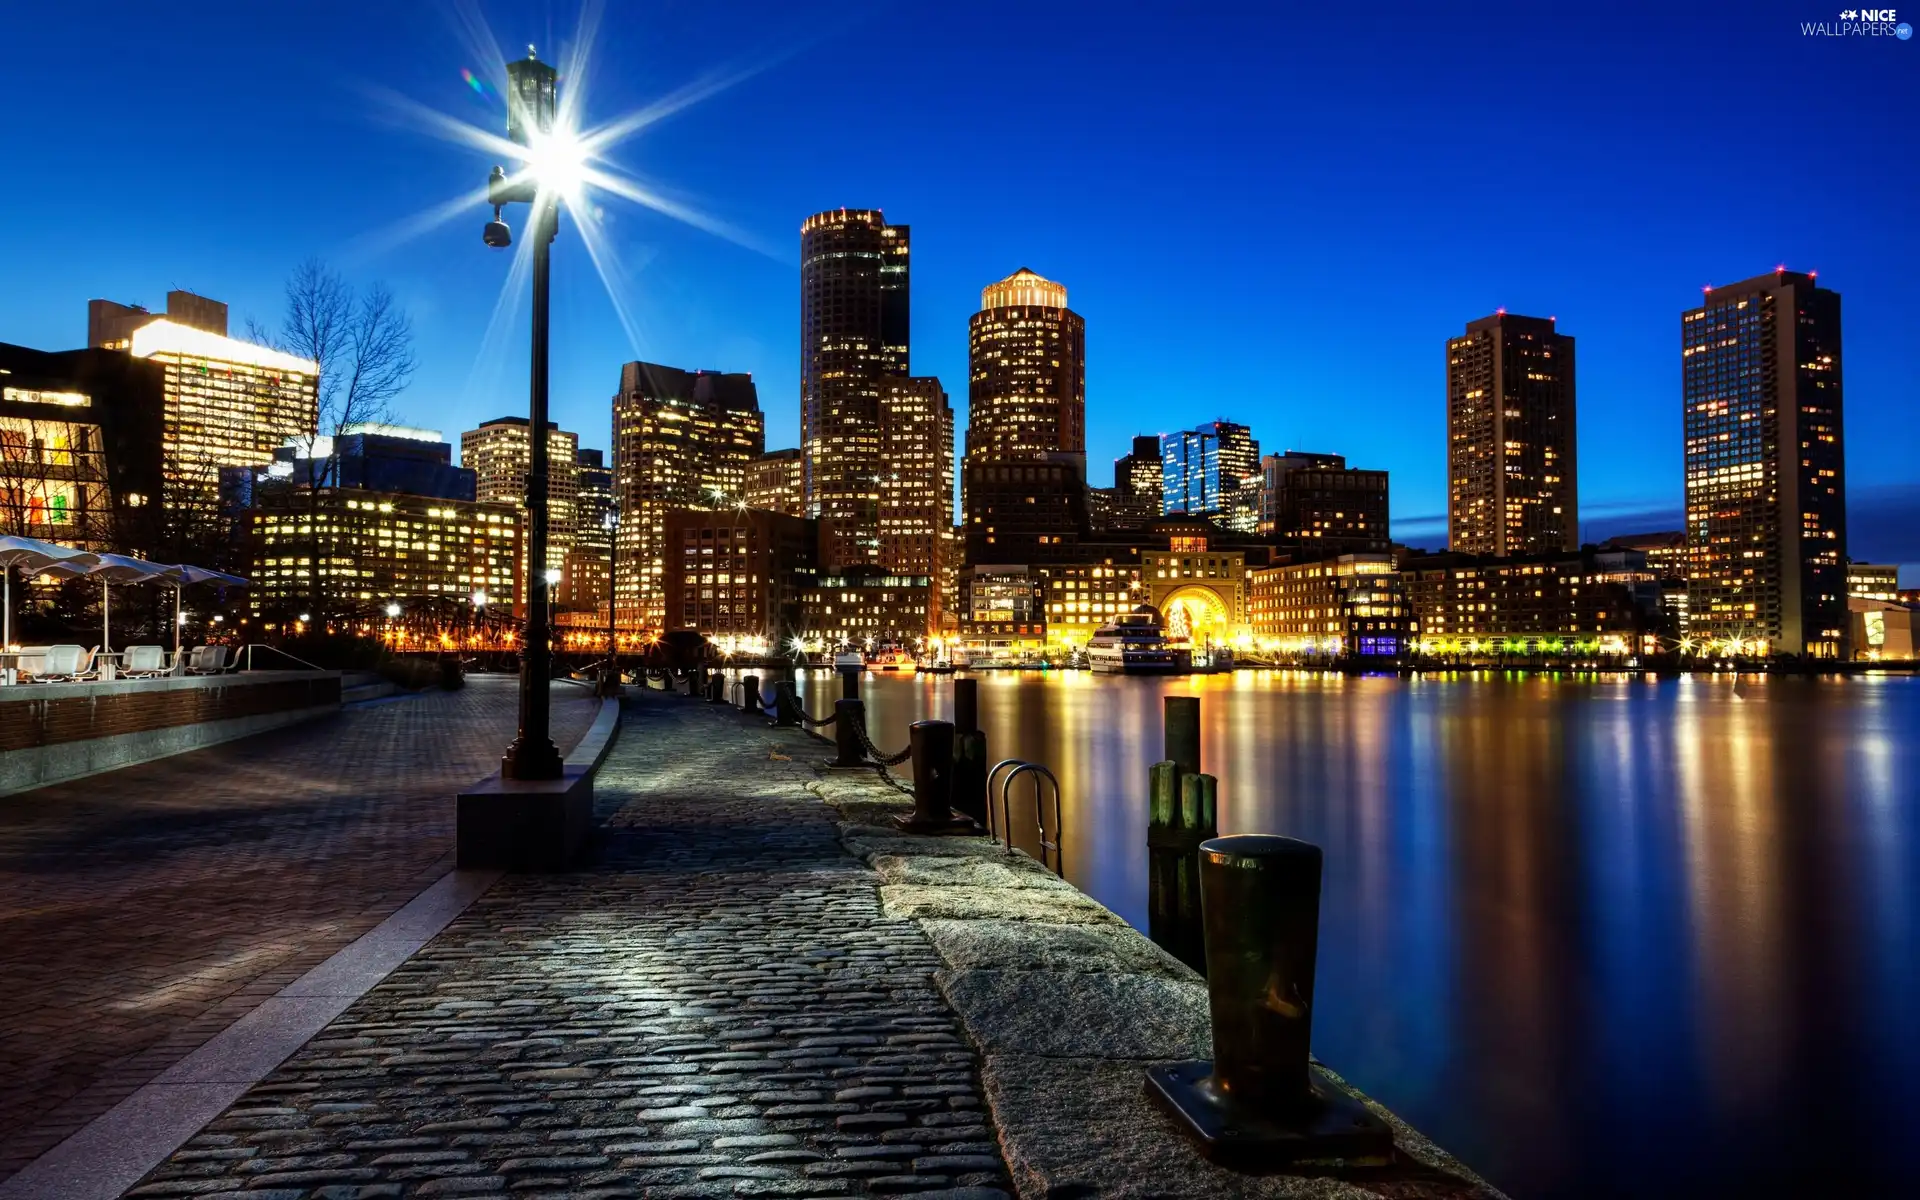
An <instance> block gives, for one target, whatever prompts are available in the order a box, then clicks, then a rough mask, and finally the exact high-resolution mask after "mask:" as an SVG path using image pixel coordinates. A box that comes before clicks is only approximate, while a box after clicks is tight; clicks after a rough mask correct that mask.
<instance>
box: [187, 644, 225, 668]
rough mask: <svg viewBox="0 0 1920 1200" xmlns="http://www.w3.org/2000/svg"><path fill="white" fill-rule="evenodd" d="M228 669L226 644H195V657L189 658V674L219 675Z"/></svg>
mask: <svg viewBox="0 0 1920 1200" xmlns="http://www.w3.org/2000/svg"><path fill="white" fill-rule="evenodd" d="M226 669H227V648H226V647H225V646H195V647H194V648H193V657H191V658H189V659H188V660H187V674H189V675H219V674H221V673H222V672H224V671H225V670H226Z"/></svg>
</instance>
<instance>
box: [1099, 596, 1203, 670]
mask: <svg viewBox="0 0 1920 1200" xmlns="http://www.w3.org/2000/svg"><path fill="white" fill-rule="evenodd" d="M1087 665H1088V666H1089V667H1090V668H1091V669H1092V670H1094V671H1096V672H1099V673H1102V674H1110V675H1181V674H1185V673H1186V672H1188V671H1190V670H1192V669H1193V662H1192V657H1191V654H1190V652H1189V651H1188V650H1187V649H1186V648H1185V647H1182V646H1176V645H1174V644H1173V643H1171V642H1169V641H1168V640H1167V633H1166V630H1165V628H1163V627H1162V626H1161V624H1160V614H1159V613H1158V612H1156V611H1155V610H1154V609H1153V607H1152V606H1151V605H1144V604H1143V605H1141V606H1140V607H1139V608H1137V609H1135V610H1133V611H1132V612H1130V613H1127V614H1126V615H1124V616H1121V617H1118V618H1116V619H1114V620H1113V621H1112V622H1110V623H1108V624H1105V625H1102V626H1101V627H1100V628H1099V629H1098V630H1097V631H1095V633H1094V635H1093V637H1092V638H1090V639H1088V641H1087Z"/></svg>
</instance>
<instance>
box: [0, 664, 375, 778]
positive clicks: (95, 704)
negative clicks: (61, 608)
mask: <svg viewBox="0 0 1920 1200" xmlns="http://www.w3.org/2000/svg"><path fill="white" fill-rule="evenodd" d="M339 708H340V676H339V674H338V673H337V672H333V671H248V672H245V673H244V674H237V675H206V676H182V677H177V678H174V677H169V678H164V679H116V680H113V681H111V682H105V683H41V684H20V685H15V686H12V687H4V688H0V795H7V794H9V793H12V792H21V791H27V790H29V789H32V788H37V787H44V786H45V785H47V784H50V783H59V782H61V781H62V780H67V779H78V778H80V777H82V776H86V775H92V774H96V773H98V772H101V771H111V770H114V769H116V768H119V767H125V766H131V765H132V764H134V763H141V762H148V761H151V760H152V759H156V758H165V757H167V756H168V755H171V754H179V753H182V752H183V751H187V750H197V749H199V748H200V747H202V746H211V745H215V744H216V743H219V742H225V741H231V740H233V739H234V738H238V737H245V736H247V735H248V734H252V733H259V732H261V731H263V730H267V729H273V728H277V727H279V726H282V725H289V724H292V723H294V722H296V721H305V720H309V719H311V718H313V717H317V716H325V715H327V714H329V713H334V712H337V711H339Z"/></svg>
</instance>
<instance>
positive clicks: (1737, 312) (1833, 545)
mask: <svg viewBox="0 0 1920 1200" xmlns="http://www.w3.org/2000/svg"><path fill="white" fill-rule="evenodd" d="M1680 337H1681V345H1682V350H1681V390H1682V397H1683V404H1684V412H1683V420H1684V425H1685V436H1686V516H1687V552H1688V576H1687V579H1688V621H1689V626H1690V630H1691V632H1692V633H1693V634H1695V635H1697V636H1703V637H1707V638H1712V639H1728V638H1739V639H1742V640H1743V641H1750V642H1760V643H1764V644H1765V646H1766V647H1767V649H1768V650H1770V651H1771V652H1773V653H1777V654H1793V655H1805V656H1808V657H1812V658H1842V657H1845V655H1846V650H1845V644H1846V639H1847V625H1848V618H1847V577H1846V561H1847V491H1846V459H1845V454H1844V452H1843V447H1842V425H1843V406H1842V388H1841V353H1840V295H1839V293H1837V292H1834V291H1831V290H1829V289H1827V288H1823V287H1820V286H1819V285H1818V284H1816V283H1815V281H1814V278H1813V276H1812V275H1803V274H1801V273H1799V272H1797V271H1787V270H1784V269H1782V270H1778V271H1775V272H1774V273H1773V274H1771V275H1762V276H1759V277H1757V278H1754V279H1748V280H1745V281H1743V282H1740V283H1735V284H1730V285H1728V286H1726V287H1716V288H1710V289H1708V290H1707V292H1706V295H1705V297H1704V299H1703V301H1702V303H1701V305H1700V306H1699V307H1698V308H1694V309H1689V310H1688V311H1687V312H1686V313H1685V314H1684V315H1683V316H1682V317H1681V321H1680Z"/></svg>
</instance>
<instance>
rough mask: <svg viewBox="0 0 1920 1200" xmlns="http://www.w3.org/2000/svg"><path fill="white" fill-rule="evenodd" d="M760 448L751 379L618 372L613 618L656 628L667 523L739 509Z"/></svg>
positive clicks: (650, 366) (630, 368)
mask: <svg viewBox="0 0 1920 1200" xmlns="http://www.w3.org/2000/svg"><path fill="white" fill-rule="evenodd" d="M876 436H877V435H876ZM765 447H766V425H765V420H764V418H763V417H762V416H761V413H760V396H759V391H758V390H757V389H756V388H755V387H754V384H753V377H752V376H751V375H746V374H721V373H719V372H717V371H682V370H678V369H676V368H674V367H663V366H660V365H659V364H657V363H647V362H630V363H628V364H626V365H625V366H624V367H622V368H621V369H620V391H619V393H618V394H616V395H615V396H614V398H613V487H614V494H615V499H616V501H617V503H618V504H619V507H620V531H619V534H618V541H619V546H618V549H619V555H618V570H617V571H616V573H615V578H614V594H615V599H616V601H617V603H618V604H619V608H620V611H621V612H623V613H630V614H637V616H638V619H639V621H640V623H641V624H643V625H646V626H650V627H653V628H656V629H657V628H659V627H660V625H661V621H662V618H663V616H664V615H665V600H666V593H665V588H664V584H663V580H662V578H661V575H662V571H663V564H664V561H665V560H664V551H665V538H666V527H667V513H668V512H670V511H672V510H674V509H683V508H719V507H724V506H733V505H740V504H744V503H745V500H744V498H743V495H742V493H743V490H744V488H745V486H746V480H747V469H748V467H749V466H750V465H751V464H752V462H753V460H754V459H756V458H758V457H759V456H760V453H761V451H762V450H764V449H765Z"/></svg>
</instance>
